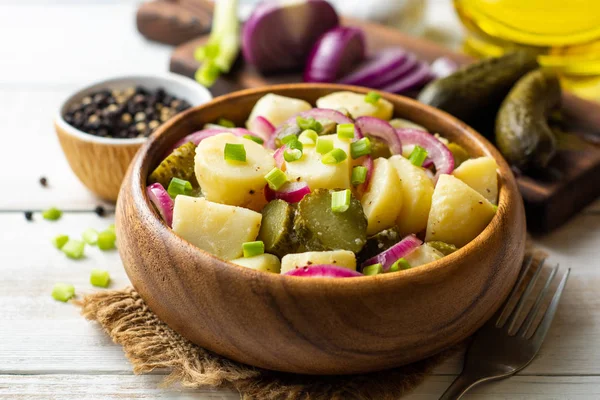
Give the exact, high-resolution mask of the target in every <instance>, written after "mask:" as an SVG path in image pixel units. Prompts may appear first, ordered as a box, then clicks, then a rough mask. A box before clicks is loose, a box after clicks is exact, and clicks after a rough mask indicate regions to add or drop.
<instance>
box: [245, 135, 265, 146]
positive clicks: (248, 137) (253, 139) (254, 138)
mask: <svg viewBox="0 0 600 400" xmlns="http://www.w3.org/2000/svg"><path fill="white" fill-rule="evenodd" d="M244 138H245V139H248V140H252V141H253V142H255V143H258V144H263V143H264V142H265V141H264V140H262V139H261V138H259V137H258V136H253V135H244Z"/></svg>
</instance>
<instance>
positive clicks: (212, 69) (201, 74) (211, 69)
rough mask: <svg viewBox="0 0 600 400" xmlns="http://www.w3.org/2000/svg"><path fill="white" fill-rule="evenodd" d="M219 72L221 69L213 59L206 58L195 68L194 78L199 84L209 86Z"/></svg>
mask: <svg viewBox="0 0 600 400" xmlns="http://www.w3.org/2000/svg"><path fill="white" fill-rule="evenodd" d="M220 74H221V70H220V69H219V67H217V65H216V64H215V63H214V62H213V61H211V60H207V61H205V62H203V63H202V65H201V66H200V68H198V69H197V70H196V73H195V74H194V78H195V79H196V81H198V83H200V84H201V85H204V86H207V87H210V86H212V85H213V84H214V83H215V81H216V80H217V78H218V77H219V75H220Z"/></svg>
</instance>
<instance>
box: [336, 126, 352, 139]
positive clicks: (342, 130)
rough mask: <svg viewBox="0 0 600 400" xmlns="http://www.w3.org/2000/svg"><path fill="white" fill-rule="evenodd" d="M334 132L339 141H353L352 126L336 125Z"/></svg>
mask: <svg viewBox="0 0 600 400" xmlns="http://www.w3.org/2000/svg"><path fill="white" fill-rule="evenodd" d="M336 132H337V135H338V138H340V139H354V124H338V125H337V128H336Z"/></svg>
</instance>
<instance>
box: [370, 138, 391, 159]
mask: <svg viewBox="0 0 600 400" xmlns="http://www.w3.org/2000/svg"><path fill="white" fill-rule="evenodd" d="M365 136H366V137H368V138H369V141H370V142H371V158H372V159H373V160H375V159H377V158H379V157H382V158H390V157H391V156H392V152H391V151H390V147H389V146H388V144H387V143H386V142H385V141H383V140H381V139H378V138H376V137H373V136H370V135H365Z"/></svg>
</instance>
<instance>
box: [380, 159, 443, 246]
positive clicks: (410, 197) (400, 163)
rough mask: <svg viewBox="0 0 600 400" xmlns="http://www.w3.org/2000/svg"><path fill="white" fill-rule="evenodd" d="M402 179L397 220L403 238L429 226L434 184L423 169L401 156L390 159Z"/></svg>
mask: <svg viewBox="0 0 600 400" xmlns="http://www.w3.org/2000/svg"><path fill="white" fill-rule="evenodd" d="M388 160H389V161H390V162H391V163H392V165H393V166H394V168H395V169H396V172H397V173H398V177H399V178H400V186H401V191H402V208H401V209H400V213H399V214H398V219H397V220H396V226H397V228H398V232H399V233H400V235H401V236H406V235H409V234H411V233H418V232H421V231H422V230H423V229H425V227H426V226H427V217H428V216H429V208H430V207H431V196H432V195H433V182H432V181H431V178H429V176H427V173H426V172H425V170H424V169H423V168H419V167H416V166H414V165H413V164H412V163H411V162H410V161H408V160H407V159H406V158H404V157H402V156H401V155H395V156H392V157H390V158H389V159H388Z"/></svg>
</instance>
